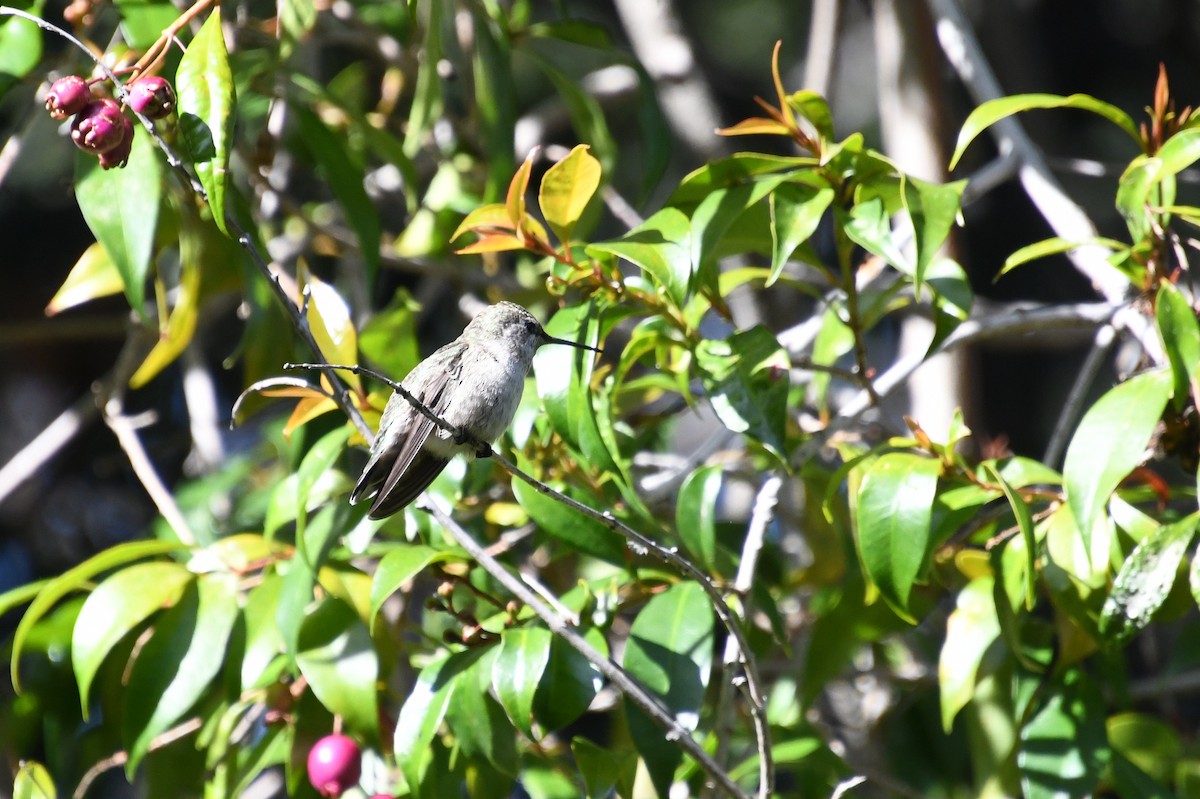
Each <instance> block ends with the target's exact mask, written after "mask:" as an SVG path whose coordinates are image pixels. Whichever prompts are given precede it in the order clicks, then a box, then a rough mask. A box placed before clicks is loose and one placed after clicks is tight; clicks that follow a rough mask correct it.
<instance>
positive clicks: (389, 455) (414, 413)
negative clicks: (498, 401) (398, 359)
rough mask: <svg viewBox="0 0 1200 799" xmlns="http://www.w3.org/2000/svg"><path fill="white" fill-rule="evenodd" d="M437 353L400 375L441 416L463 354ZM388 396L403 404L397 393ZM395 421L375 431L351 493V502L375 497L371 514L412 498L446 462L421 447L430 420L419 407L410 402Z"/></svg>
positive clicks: (430, 426)
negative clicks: (392, 430)
mask: <svg viewBox="0 0 1200 799" xmlns="http://www.w3.org/2000/svg"><path fill="white" fill-rule="evenodd" d="M437 354H438V353H435V356H431V357H430V358H429V359H428V360H426V361H423V362H422V363H421V364H419V365H418V366H417V369H415V370H414V373H413V375H412V376H411V377H412V379H408V380H405V381H404V384H403V385H404V386H405V388H409V389H410V390H412V392H413V396H414V397H416V399H417V400H419V401H420V402H421V404H423V405H424V406H425V407H427V408H429V410H431V411H432V412H433V413H434V414H436V415H437V416H444V415H445V412H446V409H447V407H448V406H449V404H450V397H451V395H452V394H453V391H452V387H453V386H454V385H455V383H456V382H457V380H458V376H459V374H460V372H461V371H462V359H461V357H452V358H445V359H439V358H437V357H436V355H437ZM443 364H444V366H443ZM418 372H420V374H418ZM424 372H429V374H424ZM390 402H398V403H404V404H408V401H407V400H405V399H404V398H403V397H401V396H398V395H395V396H393V397H392V398H391V400H390ZM385 416H386V413H385ZM394 423H395V424H396V425H398V426H399V429H398V431H397V434H396V435H395V436H388V435H385V433H386V431H384V430H380V431H379V437H378V438H377V439H376V446H375V448H374V450H373V451H372V452H371V459H370V460H369V461H368V462H367V465H366V468H364V469H363V473H362V477H360V478H359V481H358V485H356V486H355V487H354V491H353V492H352V493H351V494H350V501H351V502H352V503H356V502H358V501H360V500H363V499H366V498H368V497H372V496H373V497H374V498H375V502H374V503H373V504H372V505H371V510H370V512H369V513H368V514H367V516H368V517H369V518H372V519H382V518H384V517H385V516H390V515H391V514H393V513H395V512H396V511H398V510H400V509H401V508H403V507H404V506H405V505H407V504H409V503H410V502H412V501H413V500H414V499H416V498H417V497H418V496H419V495H420V493H421V492H422V491H424V490H425V489H426V488H427V487H428V486H429V484H430V483H432V482H433V480H434V478H435V477H437V476H438V474H440V473H441V471H442V469H444V468H446V464H447V463H449V459H448V458H445V457H440V456H438V455H435V454H433V453H432V452H430V451H429V450H428V449H427V448H426V447H425V442H426V441H427V440H428V439H429V436H430V435H431V434H432V433H433V431H434V427H435V425H434V423H433V422H432V421H431V420H430V419H429V418H428V417H426V416H425V415H424V414H423V413H421V412H420V411H418V410H417V409H416V408H414V407H412V405H410V404H409V405H408V407H407V408H406V409H404V413H403V414H402V415H398V417H397V419H396V421H395V422H394Z"/></svg>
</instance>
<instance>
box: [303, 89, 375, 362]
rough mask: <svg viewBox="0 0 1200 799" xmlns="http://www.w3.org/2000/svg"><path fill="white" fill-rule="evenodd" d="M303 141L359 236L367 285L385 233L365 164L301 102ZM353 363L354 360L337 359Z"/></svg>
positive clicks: (372, 274) (338, 134) (343, 134)
mask: <svg viewBox="0 0 1200 799" xmlns="http://www.w3.org/2000/svg"><path fill="white" fill-rule="evenodd" d="M290 111H291V112H292V113H293V114H294V115H295V118H296V124H297V130H298V132H299V134H300V141H301V142H303V145H302V146H303V147H305V148H306V149H307V150H308V152H309V154H311V155H312V158H313V160H314V161H316V162H317V169H318V171H319V172H320V173H321V176H322V177H323V178H324V179H325V182H326V183H328V184H329V188H330V189H331V190H332V191H333V196H334V197H336V198H337V201H338V203H339V204H340V205H341V206H342V215H343V217H344V218H345V220H346V223H347V224H348V225H349V226H350V227H351V228H353V229H354V233H355V234H356V235H357V236H358V245H359V247H358V249H359V253H360V254H361V255H362V258H363V261H364V262H365V263H366V266H367V277H366V280H367V285H368V286H370V285H372V284H373V283H374V280H375V275H376V273H378V271H379V244H380V240H381V239H382V237H383V232H382V227H381V225H380V222H379V209H377V208H376V207H375V203H374V202H372V201H371V198H370V196H369V195H368V194H367V189H366V186H365V184H364V181H365V180H366V175H365V173H364V171H363V168H362V165H361V164H359V163H358V162H357V161H356V160H355V159H354V158H352V157H351V156H350V153H349V152H348V151H347V149H346V147H347V139H346V135H345V133H344V132H335V131H333V130H331V129H330V128H329V127H328V126H327V125H326V124H325V123H324V122H322V121H321V118H320V117H318V116H317V115H316V114H315V113H314V112H312V111H311V110H309V109H308V108H306V107H304V106H303V105H301V104H299V103H295V104H292V105H291V106H290ZM336 363H353V361H352V360H351V361H336Z"/></svg>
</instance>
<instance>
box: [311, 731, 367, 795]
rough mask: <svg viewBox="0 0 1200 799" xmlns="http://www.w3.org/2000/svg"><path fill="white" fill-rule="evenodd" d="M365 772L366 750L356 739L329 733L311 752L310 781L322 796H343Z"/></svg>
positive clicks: (314, 745)
mask: <svg viewBox="0 0 1200 799" xmlns="http://www.w3.org/2000/svg"><path fill="white" fill-rule="evenodd" d="M361 774H362V752H361V751H360V750H359V748H358V744H356V743H355V742H354V739H352V738H347V737H346V736H345V735H326V736H325V737H324V738H322V739H321V740H319V741H317V742H316V743H315V744H313V748H312V749H310V750H309V751H308V781H309V782H311V783H312V785H313V787H314V788H316V789H317V793H319V794H321V795H322V796H341V795H342V793H344V792H345V791H346V790H347V789H348V788H350V787H351V786H353V785H357V784H358V778H359V776H360V775H361Z"/></svg>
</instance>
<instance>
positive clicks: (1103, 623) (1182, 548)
mask: <svg viewBox="0 0 1200 799" xmlns="http://www.w3.org/2000/svg"><path fill="white" fill-rule="evenodd" d="M1198 522H1200V513H1193V514H1192V515H1191V516H1188V517H1187V518H1184V519H1180V520H1179V521H1177V522H1174V523H1173V524H1165V525H1163V526H1162V527H1160V528H1158V530H1156V531H1155V532H1154V533H1152V534H1151V535H1149V536H1147V537H1146V538H1144V539H1142V541H1141V542H1140V543H1139V544H1138V545H1137V547H1135V548H1134V550H1133V552H1132V553H1131V554H1130V555H1129V557H1128V558H1126V559H1125V563H1124V564H1122V566H1121V571H1120V572H1118V573H1117V578H1116V580H1114V581H1113V587H1112V592H1111V593H1110V594H1109V595H1108V599H1107V600H1106V601H1105V602H1104V609H1103V610H1101V611H1100V632H1101V633H1102V634H1103V635H1106V636H1110V637H1111V638H1112V639H1113V640H1114V641H1116V642H1118V643H1122V642H1124V641H1126V640H1128V639H1129V638H1130V637H1131V636H1133V635H1134V633H1137V632H1138V631H1140V630H1142V629H1144V628H1145V627H1146V625H1147V624H1149V623H1150V619H1151V618H1152V617H1153V616H1154V613H1155V611H1157V610H1158V609H1159V608H1160V607H1161V606H1162V603H1163V602H1165V601H1166V599H1167V594H1169V593H1171V586H1173V585H1175V577H1176V575H1177V574H1178V572H1179V564H1180V563H1182V562H1183V557H1184V555H1186V554H1187V550H1188V548H1189V547H1190V546H1191V544H1192V538H1193V537H1194V536H1195V534H1196V525H1197V523H1198Z"/></svg>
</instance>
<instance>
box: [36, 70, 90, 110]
mask: <svg viewBox="0 0 1200 799" xmlns="http://www.w3.org/2000/svg"><path fill="white" fill-rule="evenodd" d="M91 101H92V89H91V87H90V86H88V83H87V81H86V80H84V79H83V78H81V77H79V76H78V75H67V76H66V77H65V78H59V79H58V80H56V81H54V83H52V84H51V85H50V91H49V92H47V94H46V110H47V111H49V112H50V116H52V117H54V118H55V119H66V118H67V117H69V116H71V115H72V114H78V113H79V112H80V111H82V110H83V109H84V108H85V107H87V104H88V103H90V102H91Z"/></svg>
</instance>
